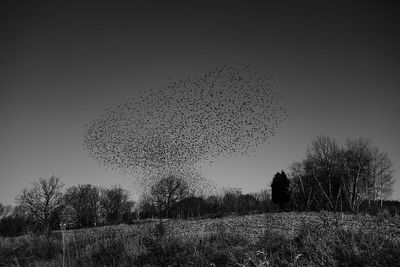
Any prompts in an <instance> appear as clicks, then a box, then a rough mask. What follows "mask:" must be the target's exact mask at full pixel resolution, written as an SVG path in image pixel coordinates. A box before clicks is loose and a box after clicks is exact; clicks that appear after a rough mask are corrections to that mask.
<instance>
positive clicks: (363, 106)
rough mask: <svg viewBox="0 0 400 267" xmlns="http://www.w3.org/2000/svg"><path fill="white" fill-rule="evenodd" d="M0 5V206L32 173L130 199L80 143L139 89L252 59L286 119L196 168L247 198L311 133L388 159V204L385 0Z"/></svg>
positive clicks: (390, 141)
mask: <svg viewBox="0 0 400 267" xmlns="http://www.w3.org/2000/svg"><path fill="white" fill-rule="evenodd" d="M216 2H217V1H209V2H207V1H197V2H196V3H191V2H189V1H159V2H156V1H129V2H128V1H127V2H118V1H107V2H106V1H104V2H102V1H93V2H88V1H86V2H85V1H25V2H24V1H11V0H4V1H1V2H0V73H1V75H0V122H1V128H0V203H2V204H11V205H14V204H15V203H14V199H15V197H16V195H17V194H18V193H19V192H20V191H21V189H23V188H25V187H29V185H30V183H31V182H33V181H35V180H38V178H39V177H44V178H48V177H50V176H51V175H57V176H59V177H60V178H61V180H62V182H63V183H64V184H65V185H66V186H67V187H68V186H72V185H77V184H93V185H99V186H106V187H108V186H110V185H115V184H121V185H122V186H124V187H125V188H126V189H129V190H131V189H132V188H131V187H132V181H131V180H132V179H131V178H130V177H127V176H125V175H123V174H121V173H119V172H118V171H116V170H110V169H106V168H105V167H104V166H102V165H101V164H99V163H98V162H96V161H95V160H93V159H92V158H90V157H89V156H88V153H87V151H86V150H85V149H84V147H83V136H84V133H85V130H86V127H87V125H88V124H90V123H91V122H92V121H93V120H94V119H95V118H96V117H97V116H98V115H99V113H101V112H102V111H103V110H104V109H105V108H107V107H110V106H112V105H113V104H115V103H116V102H117V101H124V100H126V99H128V98H129V97H130V96H131V94H132V92H134V91H135V90H138V89H142V90H147V89H151V88H159V87H161V86H163V85H165V84H167V83H169V82H170V81H171V80H178V79H184V78H186V77H189V76H197V75H202V74H203V73H205V72H207V71H209V70H210V69H213V68H215V67H216V66H220V65H222V64H228V65H230V64H232V65H235V64H243V63H246V64H247V63H250V64H251V65H252V66H253V67H254V68H256V69H258V70H259V71H260V72H265V73H270V74H272V75H273V77H274V78H273V85H274V87H275V91H276V92H277V94H279V95H281V96H283V97H284V102H285V106H286V110H287V114H288V115H287V119H286V120H285V121H284V122H282V123H281V124H280V126H279V128H278V129H277V133H276V135H275V136H274V137H272V138H270V139H269V143H266V144H264V145H262V146H260V147H258V149H257V151H256V152H255V153H253V154H252V155H250V156H249V157H244V156H238V157H234V158H229V159H224V160H221V161H217V162H215V163H214V164H213V165H207V166H204V167H203V174H204V175H205V176H206V177H207V178H209V179H211V180H213V181H214V182H215V183H216V184H218V185H221V186H230V187H236V188H241V189H242V191H243V192H256V191H259V190H261V189H263V188H269V186H270V183H271V180H272V177H273V175H274V174H275V173H276V172H277V171H281V170H288V167H289V166H290V164H291V163H293V162H294V161H300V160H301V159H303V158H304V156H305V153H306V150H307V147H308V146H309V145H310V143H311V142H312V140H313V139H314V138H315V137H316V136H318V135H328V136H331V137H333V138H335V139H336V140H337V141H338V142H339V143H341V144H343V143H344V141H345V140H346V138H347V137H350V138H358V137H367V138H370V139H371V140H372V141H373V143H374V145H376V146H377V147H379V148H380V150H381V151H385V152H387V153H388V154H389V157H390V158H391V160H392V161H393V163H394V169H395V170H396V172H395V173H394V177H395V179H396V183H395V186H394V189H395V192H394V193H393V195H392V196H391V199H395V200H400V179H399V174H400V146H399V139H398V136H399V130H400V124H399V119H398V117H399V115H400V105H399V103H398V101H399V95H400V87H399V85H400V52H399V49H398V47H400V28H399V27H398V25H399V18H398V11H399V9H398V8H397V6H395V5H392V4H391V3H389V2H385V3H384V2H383V1H351V2H350V1H259V2H257V1H251V2H245V1H218V3H216Z"/></svg>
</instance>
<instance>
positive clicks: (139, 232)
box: [0, 212, 400, 266]
mask: <svg viewBox="0 0 400 267" xmlns="http://www.w3.org/2000/svg"><path fill="white" fill-rule="evenodd" d="M139 222H140V223H137V224H133V225H116V226H104V227H97V228H88V229H78V230H64V231H56V232H52V233H50V234H47V235H46V234H43V235H35V234H29V235H24V236H19V237H8V238H1V241H0V265H2V266H3V265H4V266H277V265H284V266H321V265H325V266H397V264H398V263H399V262H400V253H399V251H400V218H399V217H398V216H396V217H392V216H390V215H389V214H387V213H383V214H380V215H379V216H369V215H351V214H342V213H331V212H320V213H316V212H314V213H296V212H287V213H266V214H254V215H244V216H227V217H224V218H215V219H199V220H176V219H175V220H163V221H162V224H160V222H159V221H158V220H151V219H148V220H143V221H139Z"/></svg>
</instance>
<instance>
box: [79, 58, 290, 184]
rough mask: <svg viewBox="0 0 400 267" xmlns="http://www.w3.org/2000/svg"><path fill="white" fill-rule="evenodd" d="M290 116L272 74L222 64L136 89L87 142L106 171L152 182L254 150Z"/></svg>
mask: <svg viewBox="0 0 400 267" xmlns="http://www.w3.org/2000/svg"><path fill="white" fill-rule="evenodd" d="M285 118H286V111H285V108H284V106H283V105H282V98H281V97H279V96H278V95H277V94H276V93H275V92H274V91H273V90H272V86H271V77H270V76H268V75H262V74H259V73H258V72H257V71H255V70H252V68H251V67H250V66H249V65H242V66H237V67H233V66H226V65H223V66H221V67H218V68H215V69H214V70H211V71H209V72H207V73H206V74H204V75H202V76H198V77H190V78H187V79H184V80H178V81H174V82H171V83H169V84H167V85H166V86H163V87H161V88H157V89H150V90H145V91H137V92H134V93H133V97H132V99H130V100H129V101H126V102H125V103H122V104H117V105H115V106H114V107H112V108H110V109H107V110H105V111H104V112H103V113H102V114H100V116H99V117H98V118H96V119H95V120H94V121H93V122H92V124H90V125H89V126H88V129H87V131H86V133H85V136H84V145H85V147H86V149H87V150H88V152H89V155H90V156H91V157H92V158H94V159H96V160H98V161H100V162H101V163H103V164H104V165H105V166H106V167H111V168H117V169H120V170H125V171H129V172H134V173H140V175H141V176H143V175H144V176H146V177H152V176H154V175H156V174H157V173H165V172H166V171H167V172H171V171H176V170H180V169H190V168H191V166H194V165H195V164H198V163H203V162H212V161H213V160H215V159H217V158H221V157H223V158H228V157H231V156H234V155H238V154H248V153H250V152H253V151H254V150H255V149H256V147H258V146H259V145H260V144H262V143H265V142H266V141H267V140H268V138H270V137H271V136H273V135H274V134H275V133H276V130H277V127H278V125H279V123H280V122H281V121H282V120H284V119H285Z"/></svg>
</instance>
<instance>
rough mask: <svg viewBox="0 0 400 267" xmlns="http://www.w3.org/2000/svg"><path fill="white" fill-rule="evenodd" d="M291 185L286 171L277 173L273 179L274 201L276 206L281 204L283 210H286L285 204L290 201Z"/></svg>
mask: <svg viewBox="0 0 400 267" xmlns="http://www.w3.org/2000/svg"><path fill="white" fill-rule="evenodd" d="M289 185H290V181H289V179H288V177H287V176H286V173H285V172H284V171H281V172H280V173H279V172H277V173H276V174H275V176H274V178H273V179H272V183H271V192H272V201H273V202H274V203H276V204H279V207H280V208H281V209H284V208H285V204H286V203H288V202H289V200H290V191H289Z"/></svg>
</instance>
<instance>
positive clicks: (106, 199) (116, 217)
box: [100, 186, 134, 224]
mask: <svg viewBox="0 0 400 267" xmlns="http://www.w3.org/2000/svg"><path fill="white" fill-rule="evenodd" d="M133 206H134V202H133V201H130V200H129V194H128V191H126V190H124V189H123V188H122V187H121V186H113V187H112V188H109V189H103V190H102V191H101V196H100V208H101V213H102V216H103V220H104V219H105V222H106V223H109V224H110V223H111V224H115V223H121V222H123V221H124V220H125V219H126V220H128V219H129V218H126V217H127V216H128V217H129V216H131V213H132V209H133Z"/></svg>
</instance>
